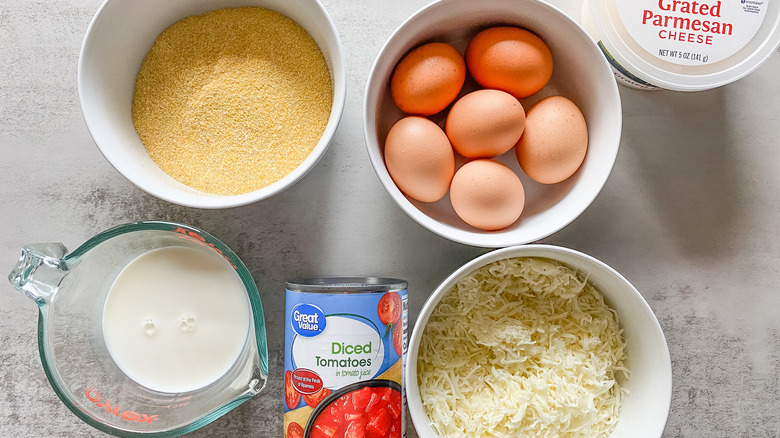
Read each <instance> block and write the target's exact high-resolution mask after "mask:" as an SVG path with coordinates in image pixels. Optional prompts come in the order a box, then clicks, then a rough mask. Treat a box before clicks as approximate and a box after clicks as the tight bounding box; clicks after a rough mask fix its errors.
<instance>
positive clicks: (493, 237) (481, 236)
mask: <svg viewBox="0 0 780 438" xmlns="http://www.w3.org/2000/svg"><path fill="white" fill-rule="evenodd" d="M448 1H450V0H434V1H433V2H431V3H429V4H427V5H425V6H423V7H421V8H420V9H418V10H417V11H415V12H414V13H413V14H412V15H410V16H409V17H408V18H407V19H406V20H404V21H403V22H402V23H401V24H400V25H399V26H398V27H397V28H396V29H395V30H394V31H393V33H392V34H390V36H389V37H388V38H387V39H386V40H385V43H384V44H383V45H382V48H381V49H380V50H379V52H378V54H377V56H376V58H375V59H374V62H373V64H372V65H371V70H370V72H369V75H368V79H367V81H366V86H365V90H364V93H363V136H364V140H365V144H366V149H367V151H368V156H369V159H370V161H371V164H372V167H373V168H374V172H375V173H376V175H377V177H378V178H379V181H380V182H381V184H382V185H383V186H384V188H385V190H386V191H387V193H388V194H389V195H390V197H391V198H393V201H395V203H396V204H397V205H398V206H399V207H400V208H401V209H402V210H403V211H404V213H406V215H407V216H409V217H411V218H412V219H413V220H414V221H415V222H417V223H418V224H420V225H422V226H423V227H424V228H426V229H428V230H429V231H432V232H433V233H435V234H437V235H439V236H441V237H443V238H446V239H449V240H452V241H454V242H457V243H461V244H464V245H470V246H476V247H483V248H501V247H507V246H515V245H522V244H527V243H531V242H537V241H539V240H541V239H544V238H545V237H549V236H550V235H552V234H555V233H557V232H558V231H560V230H562V229H563V228H565V227H566V226H568V225H569V224H571V223H572V222H573V221H574V220H575V219H577V218H578V217H579V216H580V215H581V214H582V213H583V212H584V211H585V210H587V209H588V208H589V207H590V205H591V204H592V203H593V201H594V200H595V199H596V198H597V197H598V195H599V193H601V190H602V189H603V188H604V185H606V183H607V180H608V179H609V176H610V174H611V173H612V168H613V167H614V164H615V161H616V160H617V155H618V151H619V149H620V147H619V145H620V138H621V134H622V133H621V131H622V129H621V130H618V132H617V137H616V139H615V143H616V146H615V147H614V151H613V152H612V153H611V154H610V157H609V162H608V163H606V166H605V169H604V170H605V172H604V174H603V175H602V177H601V178H600V179H599V181H598V183H597V184H595V185H594V190H592V192H591V194H590V196H588V197H587V198H584V200H585V202H583V203H582V204H581V205H580V207H579V208H578V209H577V210H576V212H575V213H576V214H572V215H571V217H569V218H568V219H566V220H565V221H562V222H561V223H559V224H558V226H556V227H553V228H550V229H549V230H547V231H545V232H544V233H540V234H538V235H535V236H533V237H527V238H515V239H512V240H508V239H507V235H506V233H504V232H502V231H498V232H496V233H491V232H480V231H470V230H464V229H460V228H456V227H453V226H451V225H447V224H444V223H441V222H439V221H437V220H435V219H433V218H431V217H430V216H428V215H426V214H425V213H423V212H422V211H420V210H419V209H418V208H417V207H415V206H414V205H413V204H412V203H411V202H410V201H409V199H407V198H406V196H405V195H404V194H403V193H402V192H401V191H400V189H398V187H397V186H396V185H395V184H394V183H393V182H392V179H391V178H390V176H389V174H387V169H386V168H385V165H384V159H383V157H382V154H381V152H379V151H377V150H375V149H374V148H372V147H371V143H372V141H371V138H372V137H373V135H374V134H373V133H372V132H371V131H370V130H369V128H375V120H371V119H370V118H369V114H370V111H371V109H370V108H369V96H370V95H371V85H372V82H373V81H374V76H376V75H378V74H379V73H378V72H377V70H376V68H377V65H378V64H379V62H380V58H382V56H383V55H385V52H386V50H387V48H388V46H389V45H390V44H391V42H392V40H393V39H394V38H395V37H396V36H397V35H399V34H401V33H402V32H403V31H404V30H405V29H406V28H407V27H408V26H409V25H410V23H411V22H413V21H414V20H416V19H417V17H418V16H419V15H420V14H422V13H424V12H426V11H427V10H429V9H432V8H435V7H438V6H439V4H442V3H446V2H448ZM536 3H538V4H539V6H540V7H542V8H546V9H548V10H550V11H551V12H552V13H554V14H557V15H560V16H562V17H563V18H564V19H566V20H568V21H569V22H570V24H572V25H573V26H574V27H576V28H577V29H578V31H579V32H580V33H581V34H582V35H584V36H586V37H587V38H588V39H589V40H590V41H591V42H592V44H593V45H594V47H595V48H596V49H597V50H598V52H599V53H601V49H599V48H598V45H597V44H596V42H595V41H594V40H593V39H592V38H591V37H590V35H589V34H588V33H587V31H586V30H585V29H584V28H583V27H582V26H581V25H580V24H579V23H578V22H577V21H576V20H574V19H573V18H571V17H570V16H569V15H567V14H566V13H564V12H563V11H562V10H561V9H560V8H558V7H556V6H555V5H552V4H550V3H547V2H545V1H543V0H537V1H536ZM593 62H594V63H595V64H597V66H598V67H594V68H600V69H602V70H603V74H605V75H606V76H609V77H613V78H614V74H613V73H612V67H611V66H610V64H609V62H608V61H607V59H606V57H604V56H598V57H596V59H594V60H593ZM606 76H605V77H606ZM608 87H609V88H610V94H611V95H612V102H611V105H612V106H613V107H614V108H616V111H615V114H614V117H613V119H612V120H613V122H614V125H616V126H622V123H623V113H622V102H621V100H620V91H619V89H618V85H617V81H612V83H611V85H608ZM380 149H381V146H380Z"/></svg>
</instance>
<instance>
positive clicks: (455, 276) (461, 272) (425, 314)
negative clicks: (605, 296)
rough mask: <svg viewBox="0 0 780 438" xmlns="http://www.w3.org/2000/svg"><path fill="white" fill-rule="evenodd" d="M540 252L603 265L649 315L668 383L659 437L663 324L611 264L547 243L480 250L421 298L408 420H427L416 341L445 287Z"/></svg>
mask: <svg viewBox="0 0 780 438" xmlns="http://www.w3.org/2000/svg"><path fill="white" fill-rule="evenodd" d="M544 252H553V253H558V254H565V255H568V256H573V257H575V258H579V259H582V260H584V261H585V262H586V263H592V264H594V265H596V266H599V267H600V268H602V269H604V270H605V271H606V272H607V273H608V274H609V275H612V276H614V277H615V278H616V279H617V280H619V281H620V282H621V283H623V284H624V285H625V286H626V287H627V288H628V289H629V290H631V291H632V292H633V294H634V295H635V297H636V298H637V299H638V301H639V302H640V305H641V306H642V310H643V311H644V312H645V313H646V314H647V315H648V316H650V317H651V319H652V321H653V328H654V333H653V335H654V336H655V337H657V338H658V340H660V341H661V344H662V347H663V348H662V352H663V357H662V358H661V361H662V362H663V364H664V370H663V372H664V373H665V374H666V375H668V377H669V385H668V387H666V388H664V396H663V398H662V399H660V400H658V406H659V407H660V408H662V409H663V411H664V413H665V414H664V417H663V423H662V424H660V425H659V427H660V429H659V430H658V435H657V436H658V437H659V438H660V437H661V436H662V434H663V431H664V427H665V425H666V421H667V420H668V415H669V411H670V409H671V404H672V390H673V376H672V361H671V355H670V353H669V346H668V343H667V342H666V336H665V335H664V332H663V328H662V327H661V324H660V323H659V322H658V318H657V317H656V316H655V313H654V312H653V310H652V309H651V308H650V305H649V304H648V303H647V300H645V299H644V297H643V296H642V294H641V293H640V292H639V291H638V290H637V289H636V288H635V287H634V285H633V284H631V282H629V281H628V280H627V279H626V278H625V277H624V276H623V275H622V274H620V273H619V272H617V271H616V270H615V269H613V268H612V267H611V266H609V265H607V264H606V263H604V262H602V261H600V260H598V259H597V258H595V257H593V256H590V255H588V254H585V253H583V252H580V251H577V250H574V249H570V248H566V247H562V246H556V245H548V244H528V245H519V246H512V247H506V248H500V249H495V250H492V251H490V252H487V253H485V254H482V255H481V256H479V257H476V258H474V259H472V260H471V261H469V262H467V263H466V264H464V265H463V266H461V267H459V268H458V269H456V270H455V271H454V272H452V273H451V274H450V275H449V276H447V278H445V279H444V280H443V281H442V282H441V283H439V285H438V286H436V289H434V291H433V292H432V293H431V294H430V295H429V296H428V298H427V299H426V300H425V303H424V304H423V306H422V309H421V310H420V313H419V315H418V317H417V320H416V321H415V324H414V328H413V329H412V332H411V335H410V337H409V342H408V343H407V346H408V350H407V355H406V368H405V371H404V380H405V382H406V394H407V406H408V407H409V414H410V417H411V420H412V423H413V424H428V418H427V417H426V415H425V413H424V408H423V406H422V402H421V401H420V399H419V396H417V395H416V394H419V391H420V388H419V385H418V383H417V350H418V348H419V345H420V340H421V338H422V332H423V329H424V327H425V324H427V322H428V319H429V318H430V316H431V313H432V312H433V310H434V309H435V308H436V306H437V305H438V304H439V301H441V299H442V297H443V296H444V294H446V293H447V291H449V290H450V288H452V286H454V285H455V284H456V283H457V282H458V281H459V280H460V279H461V278H463V277H464V276H465V275H467V274H469V273H471V272H473V271H475V270H477V269H479V268H480V267H482V266H485V265H487V264H489V263H492V262H495V261H498V260H503V259H507V258H513V257H545V258H551V257H550V256H548V255H540V254H542V253H544ZM410 394H411V396H410ZM417 432H418V434H419V435H420V437H421V438H428V436H429V435H427V434H426V432H425V431H423V432H420V431H419V430H418V431H417Z"/></svg>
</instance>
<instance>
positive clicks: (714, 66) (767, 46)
mask: <svg viewBox="0 0 780 438" xmlns="http://www.w3.org/2000/svg"><path fill="white" fill-rule="evenodd" d="M581 21H582V25H583V27H584V28H585V29H586V30H587V31H588V32H589V33H590V34H591V36H592V37H593V38H594V39H595V40H596V41H598V44H599V47H600V48H601V50H602V51H603V52H604V55H605V56H606V57H607V59H608V60H609V62H610V64H611V65H612V68H613V71H614V73H615V77H616V78H617V80H618V82H619V83H621V84H623V85H626V86H629V87H632V88H637V89H645V90H657V89H667V90H675V91H701V90H707V89H712V88H716V87H719V86H722V85H726V84H729V83H731V82H734V81H736V80H738V79H741V78H743V77H744V76H746V75H748V74H749V73H751V72H752V71H754V70H755V69H756V68H758V67H759V66H760V65H761V64H762V63H763V62H764V61H765V60H766V59H767V58H768V57H769V56H770V55H772V53H773V52H774V51H775V49H776V48H777V47H778V45H780V28H779V26H780V2H778V1H776V0H774V1H769V0H717V1H714V0H703V1H676V0H590V1H587V0H586V1H585V2H584V4H583V10H582V20H581Z"/></svg>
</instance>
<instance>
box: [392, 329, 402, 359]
mask: <svg viewBox="0 0 780 438" xmlns="http://www.w3.org/2000/svg"><path fill="white" fill-rule="evenodd" d="M393 349H395V354H397V355H399V356H400V355H401V354H403V352H404V327H403V325H401V324H400V323H399V324H396V325H395V328H394V329H393Z"/></svg>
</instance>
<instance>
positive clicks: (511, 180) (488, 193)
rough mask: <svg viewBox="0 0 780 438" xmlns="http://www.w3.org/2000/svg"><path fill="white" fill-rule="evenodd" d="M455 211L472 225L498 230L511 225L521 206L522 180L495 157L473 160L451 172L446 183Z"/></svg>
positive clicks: (522, 201) (518, 214) (523, 197)
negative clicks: (493, 158)
mask: <svg viewBox="0 0 780 438" xmlns="http://www.w3.org/2000/svg"><path fill="white" fill-rule="evenodd" d="M450 201H452V207H453V208H454V209H455V213H457V215H458V216H459V217H460V218H461V219H463V221H464V222H466V223H467V224H469V225H471V226H472V227H476V228H481V229H483V230H488V231H492V230H500V229H502V228H506V227H508V226H510V225H512V224H513V223H514V222H515V221H517V219H518V218H519V217H520V213H522V212H523V207H524V206H525V191H524V190H523V183H521V182H520V178H518V177H517V174H515V172H513V171H512V169H510V168H508V167H507V166H505V165H504V164H501V163H499V162H498V161H495V160H486V159H481V160H474V161H470V162H468V163H466V164H464V165H463V166H462V167H461V168H460V169H458V171H457V172H456V173H455V176H454V177H453V178H452V184H451V185H450Z"/></svg>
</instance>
